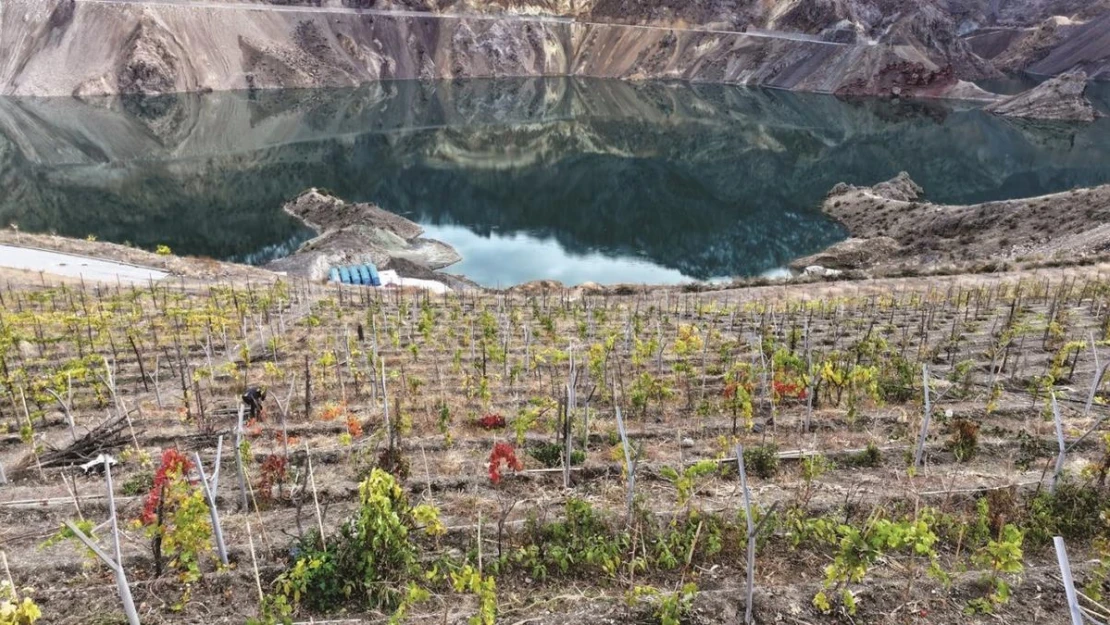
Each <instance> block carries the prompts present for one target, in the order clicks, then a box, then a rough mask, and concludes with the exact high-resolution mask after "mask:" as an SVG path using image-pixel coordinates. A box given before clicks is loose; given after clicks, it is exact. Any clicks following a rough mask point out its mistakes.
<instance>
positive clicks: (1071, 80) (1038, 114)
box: [984, 71, 1102, 122]
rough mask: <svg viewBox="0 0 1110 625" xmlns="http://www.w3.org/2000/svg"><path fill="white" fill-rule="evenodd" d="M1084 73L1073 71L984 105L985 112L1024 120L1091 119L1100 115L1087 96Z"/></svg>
mask: <svg viewBox="0 0 1110 625" xmlns="http://www.w3.org/2000/svg"><path fill="white" fill-rule="evenodd" d="M1086 91H1087V74H1085V73H1083V72H1081V71H1080V72H1072V73H1068V74H1064V75H1062V76H1057V77H1056V78H1053V79H1051V80H1048V81H1045V82H1044V83H1042V84H1040V85H1038V86H1037V87H1034V88H1033V89H1030V90H1029V91H1026V92H1024V93H1020V94H1018V95H1015V96H1012V97H1009V98H1004V99H1002V100H999V101H998V102H994V103H992V104H989V105H987V107H986V108H985V109H984V110H985V111H987V112H988V113H994V114H995V115H1003V116H1005V117H1019V118H1024V119H1048V120H1059V121H1081V122H1093V121H1094V120H1095V119H1096V118H1098V117H1101V116H1102V114H1101V113H1099V112H1098V111H1097V110H1095V107H1094V106H1093V105H1092V104H1091V101H1090V100H1088V99H1087V97H1086V95H1085V94H1086Z"/></svg>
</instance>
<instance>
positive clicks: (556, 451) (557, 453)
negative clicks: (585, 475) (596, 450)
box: [528, 443, 586, 469]
mask: <svg viewBox="0 0 1110 625" xmlns="http://www.w3.org/2000/svg"><path fill="white" fill-rule="evenodd" d="M564 453H565V450H564V448H563V446H562V445H560V444H558V443H540V444H538V445H533V446H531V447H529V448H528V454H529V455H530V456H532V457H533V458H535V459H536V460H539V461H540V464H542V465H543V466H545V467H547V468H549V469H553V468H555V467H560V466H563V454H564ZM585 461H586V452H584V451H582V450H581V449H572V450H571V452H570V464H571V466H577V465H580V464H582V463H583V462H585Z"/></svg>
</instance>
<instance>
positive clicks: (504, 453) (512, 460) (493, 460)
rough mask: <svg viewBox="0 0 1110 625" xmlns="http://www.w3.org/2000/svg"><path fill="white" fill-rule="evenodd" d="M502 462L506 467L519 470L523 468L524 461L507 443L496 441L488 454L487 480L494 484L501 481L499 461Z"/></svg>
mask: <svg viewBox="0 0 1110 625" xmlns="http://www.w3.org/2000/svg"><path fill="white" fill-rule="evenodd" d="M502 462H504V463H505V465H506V466H507V467H509V468H510V469H512V470H513V471H520V470H521V469H523V468H524V463H522V462H521V461H520V460H518V459H517V457H516V450H514V449H513V446H512V445H510V444H508V443H497V444H495V445H494V446H493V451H491V452H490V454H489V481H490V482H493V484H494V485H495V486H496V485H497V484H498V483H500V482H501V463H502Z"/></svg>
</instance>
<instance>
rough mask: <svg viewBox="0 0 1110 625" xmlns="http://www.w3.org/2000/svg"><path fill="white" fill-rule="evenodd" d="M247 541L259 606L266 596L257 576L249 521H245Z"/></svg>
mask: <svg viewBox="0 0 1110 625" xmlns="http://www.w3.org/2000/svg"><path fill="white" fill-rule="evenodd" d="M247 541H248V543H249V544H250V548H251V565H252V566H253V567H254V586H255V588H257V589H258V605H259V606H261V605H262V603H263V602H264V601H266V595H265V594H264V593H263V592H262V578H261V577H259V576H258V556H256V555H255V554H254V534H253V533H252V532H251V522H250V521H247Z"/></svg>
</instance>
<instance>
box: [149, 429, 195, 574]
mask: <svg viewBox="0 0 1110 625" xmlns="http://www.w3.org/2000/svg"><path fill="white" fill-rule="evenodd" d="M192 467H193V463H192V462H190V461H189V459H188V458H186V457H185V455H184V454H182V453H181V452H179V451H178V450H176V449H167V450H165V451H164V452H162V463H161V465H160V466H159V467H158V471H157V472H156V473H155V474H154V484H153V486H152V487H151V489H150V493H149V494H147V498H146V504H145V505H144V506H143V512H142V517H141V519H140V523H141V524H142V525H145V526H146V527H147V535H148V536H150V538H151V546H152V550H153V551H154V560H155V569H156V570H158V569H160V568H161V561H162V558H163V557H164V556H165V557H169V558H170V566H172V567H174V568H177V569H178V570H179V572H180V575H181V580H182V581H183V582H185V583H191V582H195V581H197V580H198V579H200V555H201V554H202V553H204V552H207V551H211V549H212V545H211V542H210V541H211V539H212V523H211V520H210V519H209V515H208V504H207V503H206V502H205V500H204V493H202V492H201V490H200V489H199V488H197V487H196V486H195V485H193V484H192V483H190V482H189V477H188V473H189V471H190V470H191V469H192Z"/></svg>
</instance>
